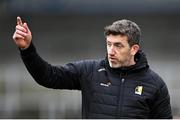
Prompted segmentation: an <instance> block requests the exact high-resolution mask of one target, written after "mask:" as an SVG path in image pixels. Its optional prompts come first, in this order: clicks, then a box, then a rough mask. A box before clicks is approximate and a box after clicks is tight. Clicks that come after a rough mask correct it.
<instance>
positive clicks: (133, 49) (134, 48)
mask: <svg viewBox="0 0 180 120" xmlns="http://www.w3.org/2000/svg"><path fill="white" fill-rule="evenodd" d="M139 48H140V47H139V45H137V44H135V45H133V46H132V47H131V55H133V56H134V55H135V54H136V53H137V52H138V50H139Z"/></svg>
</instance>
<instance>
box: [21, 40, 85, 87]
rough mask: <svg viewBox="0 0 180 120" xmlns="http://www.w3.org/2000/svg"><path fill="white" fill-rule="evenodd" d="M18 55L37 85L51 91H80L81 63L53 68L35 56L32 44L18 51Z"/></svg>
mask: <svg viewBox="0 0 180 120" xmlns="http://www.w3.org/2000/svg"><path fill="white" fill-rule="evenodd" d="M20 54H21V58H22V60H23V62H24V64H25V66H26V68H27V70H28V71H29V73H30V74H31V75H32V77H33V78H34V79H35V81H36V82H37V83H38V84H40V85H42V86H44V87H48V88H53V89H78V90H80V89H81V85H80V77H81V74H80V73H81V71H80V67H81V66H82V65H81V64H82V63H78V62H77V63H69V64H66V65H64V66H53V65H51V64H49V63H47V62H46V61H44V60H43V59H42V58H41V57H40V56H39V55H38V54H37V52H36V49H35V47H34V45H33V43H31V45H30V46H29V47H28V48H27V49H25V50H21V49H20Z"/></svg>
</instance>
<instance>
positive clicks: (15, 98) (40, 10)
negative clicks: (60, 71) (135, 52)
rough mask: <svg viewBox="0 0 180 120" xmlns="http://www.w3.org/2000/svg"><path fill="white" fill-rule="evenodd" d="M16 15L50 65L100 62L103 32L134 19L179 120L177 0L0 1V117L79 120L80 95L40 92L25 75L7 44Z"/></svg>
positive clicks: (16, 53) (179, 10) (179, 7)
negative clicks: (95, 59)
mask: <svg viewBox="0 0 180 120" xmlns="http://www.w3.org/2000/svg"><path fill="white" fill-rule="evenodd" d="M17 16H21V17H22V19H23V21H27V23H28V24H29V26H30V29H31V31H32V33H33V42H34V44H35V46H36V48H37V50H38V52H39V54H40V55H41V57H43V58H44V59H45V60H47V61H48V62H49V63H52V64H65V63H68V62H71V61H77V60H81V59H94V58H103V57H104V56H105V54H106V46H105V38H104V35H103V28H104V27H105V26H106V25H109V24H111V23H112V22H113V21H115V20H118V19H124V18H126V19H130V20H132V21H135V22H136V23H137V24H138V25H139V26H140V27H141V29H142V35H143V36H142V45H143V47H142V49H143V50H144V52H145V53H146V54H147V58H148V60H149V64H150V65H151V68H152V69H154V70H155V71H156V72H157V73H159V74H160V75H161V76H162V78H163V79H164V81H165V82H166V83H167V86H168V88H169V92H170V96H171V104H172V110H173V115H174V118H180V102H179V100H180V76H179V71H180V56H179V52H180V48H179V45H180V22H179V21H180V1H179V0H136V1H131V0H123V1H122V0H1V1H0V118H9V119H11V118H19V119H20V118H51V119H54V118H81V93H80V91H68V90H53V89H47V88H44V87H42V86H39V85H38V84H37V83H36V82H35V81H34V80H33V79H32V77H31V76H30V75H29V73H28V72H27V70H26V68H25V66H24V65H23V63H22V60H21V58H20V56H19V51H18V49H17V47H16V46H15V44H14V42H13V40H12V35H13V32H14V28H15V25H16V17H17Z"/></svg>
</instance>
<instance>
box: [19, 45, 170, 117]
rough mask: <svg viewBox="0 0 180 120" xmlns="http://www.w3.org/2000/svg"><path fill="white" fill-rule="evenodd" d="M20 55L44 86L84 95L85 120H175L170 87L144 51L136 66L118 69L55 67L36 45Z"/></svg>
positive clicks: (99, 64)
mask: <svg viewBox="0 0 180 120" xmlns="http://www.w3.org/2000/svg"><path fill="white" fill-rule="evenodd" d="M20 51H21V57H22V59H23V61H24V64H25V65H26V67H27V69H28V71H29V72H30V74H31V75H32V76H33V78H34V79H35V80H36V82H37V83H39V84H40V85H42V86H45V87H48V88H54V89H77V90H81V91H82V115H83V118H133V119H134V118H172V113H171V106H170V97H169V93H168V89H167V86H166V84H165V83H164V82H163V80H162V79H161V78H160V77H159V76H158V75H157V74H156V73H155V72H153V71H152V70H151V69H150V68H149V66H148V63H147V60H146V57H145V55H144V54H143V52H142V51H139V52H138V53H137V54H136V56H135V61H136V64H135V65H133V66H130V67H124V68H116V69H115V68H111V67H110V66H109V64H108V62H107V59H102V60H85V61H79V62H74V63H69V64H66V65H64V66H53V65H50V64H48V63H47V62H46V61H44V60H43V59H42V58H41V57H40V56H39V55H38V54H37V52H36V50H35V47H34V46H33V44H31V45H30V46H29V48H27V49H26V50H20Z"/></svg>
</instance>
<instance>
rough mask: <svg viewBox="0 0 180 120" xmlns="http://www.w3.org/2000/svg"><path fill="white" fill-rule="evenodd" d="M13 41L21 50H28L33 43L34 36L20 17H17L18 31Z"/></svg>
mask: <svg viewBox="0 0 180 120" xmlns="http://www.w3.org/2000/svg"><path fill="white" fill-rule="evenodd" d="M13 39H14V41H15V43H16V45H17V46H18V47H19V48H23V49H25V48H28V47H29V45H30V43H31V41H32V34H31V31H30V30H29V28H28V25H27V23H23V22H22V20H21V18H20V17H17V25H16V30H15V32H14V35H13Z"/></svg>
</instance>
